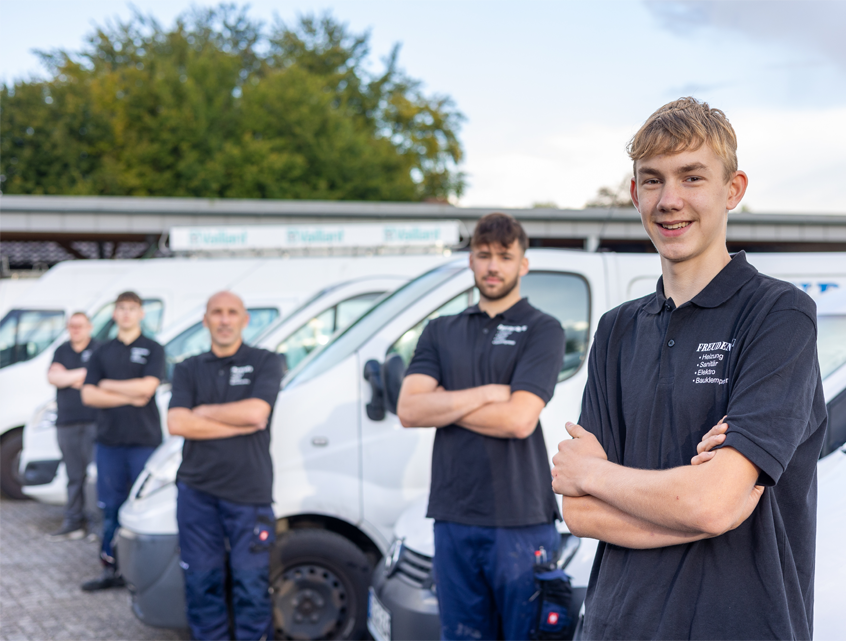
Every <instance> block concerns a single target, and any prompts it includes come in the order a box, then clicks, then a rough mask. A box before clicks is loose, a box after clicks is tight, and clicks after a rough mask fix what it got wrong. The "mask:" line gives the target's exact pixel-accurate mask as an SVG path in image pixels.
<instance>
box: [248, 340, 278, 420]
mask: <svg viewBox="0 0 846 641" xmlns="http://www.w3.org/2000/svg"><path fill="white" fill-rule="evenodd" d="M281 384H282V359H281V358H280V357H279V355H278V354H274V353H273V352H267V353H266V354H265V358H264V360H263V361H262V363H261V365H259V368H258V371H257V372H256V373H255V383H253V390H252V393H251V394H250V398H260V399H261V400H263V401H265V402H267V404H268V405H270V407H271V408H272V407H273V406H274V405H275V404H276V397H277V396H279V386H280V385H281Z"/></svg>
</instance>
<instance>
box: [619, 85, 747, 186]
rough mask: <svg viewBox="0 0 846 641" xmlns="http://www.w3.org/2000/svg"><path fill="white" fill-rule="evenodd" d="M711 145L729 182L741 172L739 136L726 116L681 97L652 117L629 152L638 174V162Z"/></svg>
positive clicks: (639, 132) (638, 133) (693, 99)
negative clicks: (705, 144)
mask: <svg viewBox="0 0 846 641" xmlns="http://www.w3.org/2000/svg"><path fill="white" fill-rule="evenodd" d="M704 143H708V146H709V147H711V149H712V150H713V152H714V153H715V154H717V156H719V157H720V159H721V160H722V161H723V167H724V168H725V177H726V182H728V181H729V180H731V179H732V177H733V176H734V173H735V172H736V171H737V136H736V135H735V133H734V129H733V128H732V126H731V123H729V121H728V118H726V115H725V114H724V113H723V112H722V111H720V110H719V109H712V108H711V107H709V106H708V103H707V102H699V101H698V100H697V99H696V98H691V97H687V98H679V99H678V100H674V101H673V102H670V103H667V104H666V105H664V106H663V107H661V108H660V109H659V110H658V111H656V112H655V113H653V114H652V115H651V116H649V119H648V120H647V121H646V122H645V123H643V126H642V127H641V128H640V129H639V130H638V132H637V133H636V134H635V135H634V137H633V138H632V139H631V142H629V144H628V147H627V150H628V152H629V158H631V159H632V162H633V163H634V172H635V175H636V174H637V161H638V160H643V159H644V158H654V157H655V156H660V155H662V154H677V153H679V152H682V151H695V150H696V149H699V148H700V147H701V146H702V145H703V144H704Z"/></svg>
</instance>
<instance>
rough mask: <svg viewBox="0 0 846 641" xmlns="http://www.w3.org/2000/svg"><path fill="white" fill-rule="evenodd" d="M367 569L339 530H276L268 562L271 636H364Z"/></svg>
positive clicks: (368, 582) (312, 637) (330, 637)
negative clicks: (280, 532) (271, 621)
mask: <svg viewBox="0 0 846 641" xmlns="http://www.w3.org/2000/svg"><path fill="white" fill-rule="evenodd" d="M372 571H373V568H372V567H371V566H370V563H369V562H368V560H367V557H366V556H365V555H364V552H362V551H361V550H360V549H359V548H358V547H357V546H356V545H355V544H354V543H352V542H351V541H349V540H348V539H346V538H344V537H343V536H341V535H340V534H336V533H334V532H329V531H327V530H321V529H314V528H303V529H295V530H289V531H287V532H285V533H284V534H280V535H279V538H278V540H277V541H276V544H275V545H274V548H273V551H272V556H271V563H270V585H271V591H272V593H273V620H274V625H275V627H276V638H278V639H361V638H364V635H365V634H366V629H367V590H368V587H369V585H370V576H371V574H372Z"/></svg>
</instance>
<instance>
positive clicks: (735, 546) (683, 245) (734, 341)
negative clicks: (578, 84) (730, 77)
mask: <svg viewBox="0 0 846 641" xmlns="http://www.w3.org/2000/svg"><path fill="white" fill-rule="evenodd" d="M736 147H737V142H736V138H735V133H734V130H733V129H732V127H731V125H730V124H729V122H728V120H727V118H726V117H725V114H723V112H721V111H719V110H718V109H711V108H710V107H709V106H708V105H707V104H706V103H701V102H698V101H696V100H695V99H693V98H683V99H680V100H677V101H675V102H672V103H669V104H667V105H665V106H664V107H662V108H661V109H659V110H658V111H656V112H655V113H654V114H653V115H652V116H651V117H650V118H649V120H647V122H646V123H645V124H644V125H643V127H642V128H641V129H640V131H638V133H637V134H636V135H635V136H634V138H633V139H632V142H631V143H630V145H629V155H630V157H631V158H632V160H633V161H634V178H633V179H632V183H631V195H632V200H633V201H634V203H635V206H636V207H637V209H638V211H639V212H640V215H641V219H642V221H643V225H644V227H645V229H646V231H647V233H648V234H649V237H650V238H651V240H652V242H653V244H654V245H655V248H656V249H657V250H658V253H659V254H660V256H661V266H662V277H661V278H660V279H659V281H658V285H657V288H656V292H655V293H654V294H652V295H650V296H647V297H644V298H641V299H638V300H635V301H631V302H628V303H625V304H623V305H621V306H620V307H618V308H616V309H614V310H612V311H610V312H608V313H607V314H605V316H603V318H602V319H601V320H600V323H599V327H598V329H597V332H596V336H595V340H594V344H593V347H592V349H591V354H590V360H589V370H588V382H587V385H586V388H585V393H584V397H583V401H582V414H581V418H580V420H579V422H580V424H581V425H573V424H571V423H568V424H567V429H568V431H569V432H570V434H571V435H572V436H573V439H572V440H568V441H564V442H562V443H561V444H560V445H559V451H558V453H557V454H556V455H555V457H554V458H553V462H554V464H555V467H554V469H553V489H554V490H555V491H556V492H558V493H559V494H562V495H564V498H563V502H562V509H563V516H564V520H565V521H566V522H567V524H568V526H569V527H570V530H571V531H572V532H573V533H574V534H576V535H578V536H586V537H592V538H596V539H599V540H600V541H601V543H600V544H599V547H598V550H597V554H596V559H595V561H594V567H593V571H592V573H591V578H590V583H589V586H588V593H587V599H586V615H585V622H584V635H583V636H584V638H587V639H620V638H628V639H635V638H638V639H641V638H642V639H658V638H661V639H681V638H696V639H783V638H793V639H810V638H811V636H812V633H813V584H814V538H815V524H816V462H817V458H818V456H819V452H820V448H821V446H822V441H823V438H824V435H825V424H826V413H825V404H824V400H823V396H822V385H821V382H820V374H819V367H818V364H817V357H816V315H815V306H814V303H813V302H812V301H811V299H810V298H809V297H808V296H807V295H805V294H804V293H803V292H802V291H800V290H799V289H797V288H796V287H794V286H793V285H790V284H788V283H784V282H781V281H778V280H775V279H772V278H768V277H766V276H763V275H761V274H759V273H758V272H757V270H756V269H755V268H754V267H752V266H751V265H749V264H748V263H747V261H746V256H745V254H744V253H743V252H740V253H739V254H736V255H734V256H730V255H729V253H728V251H727V249H726V225H727V218H728V212H729V211H730V210H732V209H734V208H735V207H737V206H738V204H739V203H740V201H741V199H742V198H743V195H744V193H745V191H746V186H747V183H748V179H747V176H746V174H745V173H743V172H742V171H739V170H738V169H737V157H736ZM723 419H724V420H723ZM715 424H716V426H715ZM712 426H715V427H713V428H712Z"/></svg>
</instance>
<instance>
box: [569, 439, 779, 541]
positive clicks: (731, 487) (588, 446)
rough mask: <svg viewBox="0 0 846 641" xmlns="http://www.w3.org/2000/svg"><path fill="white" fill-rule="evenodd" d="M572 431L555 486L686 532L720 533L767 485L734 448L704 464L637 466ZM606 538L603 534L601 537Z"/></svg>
mask: <svg viewBox="0 0 846 641" xmlns="http://www.w3.org/2000/svg"><path fill="white" fill-rule="evenodd" d="M567 430H568V431H569V432H570V434H571V435H572V436H573V439H571V440H569V441H562V442H561V443H560V444H559V446H558V453H557V454H556V455H555V457H554V458H553V462H554V463H555V468H554V470H553V489H555V491H556V492H558V493H559V494H563V495H565V496H571V497H577V496H584V495H590V496H592V497H595V498H597V499H599V500H600V501H601V502H603V503H606V504H608V505H610V506H611V507H614V508H616V509H617V510H619V511H621V512H624V513H625V514H628V515H631V516H634V517H636V518H638V519H642V520H644V521H647V522H649V523H653V524H655V525H658V526H661V527H664V528H668V529H670V530H673V531H677V532H682V533H686V532H687V533H693V534H704V535H706V536H719V535H720V534H723V533H725V532H727V531H729V530H731V529H733V528H735V527H737V526H738V525H739V524H740V523H742V522H743V521H744V520H745V519H746V518H748V516H749V515H750V514H751V513H752V511H753V510H754V508H755V506H756V505H757V502H758V500H759V499H760V497H761V494H762V492H763V488H761V487H756V485H755V482H756V480H757V479H758V476H759V473H760V471H759V470H758V468H757V467H756V466H755V465H754V464H753V463H752V462H751V461H749V459H747V458H746V457H745V456H743V455H742V454H741V453H740V452H738V451H737V450H735V449H733V448H723V449H721V450H719V451H717V452H716V453H715V454H714V455H713V457H712V458H711V459H710V460H708V461H707V464H702V465H686V466H682V467H676V468H673V469H669V470H639V469H633V468H627V467H623V466H622V465H617V464H615V463H611V462H609V461H608V460H607V459H606V457H605V452H604V450H603V449H602V446H601V445H600V444H599V442H598V441H597V440H596V437H595V436H593V434H591V433H589V432H587V431H586V430H585V429H583V428H582V427H580V426H578V425H572V424H569V423H568V425H567ZM600 538H602V537H600Z"/></svg>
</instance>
